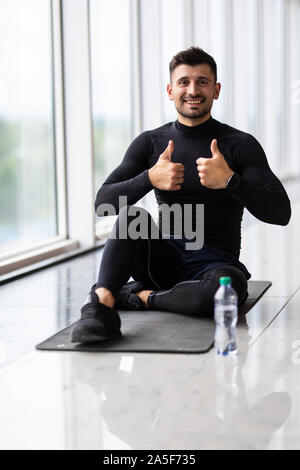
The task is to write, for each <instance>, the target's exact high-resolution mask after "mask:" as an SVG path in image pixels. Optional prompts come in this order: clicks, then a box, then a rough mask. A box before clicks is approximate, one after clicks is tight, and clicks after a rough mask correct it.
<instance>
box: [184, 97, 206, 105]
mask: <svg viewBox="0 0 300 470" xmlns="http://www.w3.org/2000/svg"><path fill="white" fill-rule="evenodd" d="M184 101H185V103H188V104H202V103H204V99H203V98H198V99H197V100H184Z"/></svg>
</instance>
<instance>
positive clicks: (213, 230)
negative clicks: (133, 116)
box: [95, 117, 291, 258]
mask: <svg viewBox="0 0 300 470" xmlns="http://www.w3.org/2000/svg"><path fill="white" fill-rule="evenodd" d="M214 138H216V139H217V141H218V147H219V149H220V151H221V153H222V154H223V155H224V157H225V159H226V161H227V163H228V165H229V167H230V168H231V169H232V170H233V171H234V172H236V173H237V174H238V175H240V182H239V184H238V185H237V187H236V188H234V189H229V188H226V189H210V188H206V187H205V186H203V185H201V182H200V179H199V176H198V171H197V164H196V159H197V158H199V157H207V158H211V157H212V155H211V151H210V145H211V141H212V140H213V139H214ZM170 139H172V140H173V141H174V152H173V154H172V162H180V163H182V164H183V165H184V167H185V171H184V182H183V183H182V185H181V189H180V190H178V191H163V190H160V189H157V188H154V191H155V196H156V199H157V202H158V204H159V205H160V204H162V203H167V204H168V205H172V204H174V203H179V204H181V205H183V204H192V205H193V207H195V205H196V204H204V241H205V243H207V244H209V245H211V246H214V247H215V248H219V249H221V250H223V251H225V252H229V253H231V254H233V255H234V256H236V257H237V258H238V257H239V253H240V245H241V221H242V216H243V210H244V207H246V208H247V209H248V210H249V212H251V214H253V215H254V216H255V217H257V218H258V219H259V220H261V221H263V222H267V223H270V224H277V225H286V224H287V223H288V222H289V219H290V216H291V207H290V201H289V198H288V196H287V194H286V191H285V189H284V187H283V186H282V184H281V182H280V181H279V179H278V178H277V177H276V176H275V175H274V173H273V172H272V171H271V169H270V167H269V165H268V162H267V158H266V156H265V153H264V151H263V149H262V147H261V145H260V144H259V142H258V141H257V140H256V139H255V138H254V137H253V136H251V135H250V134H247V133H245V132H242V131H240V130H238V129H235V128H233V127H231V126H228V125H226V124H222V123H221V122H219V121H217V120H215V119H213V118H212V117H210V118H209V119H208V120H207V121H205V122H204V123H203V124H200V125H197V126H194V127H189V126H185V125H183V124H181V123H180V122H179V121H178V120H177V121H175V122H170V123H168V124H165V125H163V126H161V127H159V128H157V129H154V130H151V131H145V132H143V133H142V134H140V135H139V136H138V137H136V138H135V139H134V140H133V142H132V143H131V145H130V146H129V148H128V150H127V152H126V154H125V156H124V158H123V161H122V162H121V164H120V165H119V166H118V167H117V168H116V169H115V170H114V171H113V172H112V173H111V174H110V175H109V176H108V178H107V179H106V180H105V182H104V184H103V185H102V187H101V188H100V190H99V191H98V194H97V197H96V201H95V209H96V213H97V208H98V207H99V205H100V204H103V203H110V204H112V205H113V206H114V207H115V210H116V213H118V210H119V196H120V195H124V196H127V204H130V205H131V204H135V203H136V202H137V201H138V200H139V199H141V198H142V197H143V196H145V195H146V194H147V193H148V192H149V191H151V190H152V189H153V186H152V184H151V181H150V179H149V175H148V170H149V168H151V167H152V166H153V165H155V163H156V162H157V160H158V158H159V156H160V155H161V153H162V152H163V151H164V150H165V149H166V147H167V145H168V142H169V140H170ZM229 186H230V185H229Z"/></svg>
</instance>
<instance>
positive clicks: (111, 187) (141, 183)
mask: <svg viewBox="0 0 300 470" xmlns="http://www.w3.org/2000/svg"><path fill="white" fill-rule="evenodd" d="M149 145H150V144H149V140H148V134H147V132H143V133H142V134H140V135H139V136H138V137H136V138H135V139H134V140H133V142H132V143H131V144H130V146H129V147H128V150H127V151H126V153H125V155H124V158H123V160H122V162H121V164H120V165H119V166H118V167H117V168H116V169H115V170H114V171H113V172H112V173H111V174H110V175H109V176H108V177H107V178H106V180H105V182H104V183H103V185H102V186H101V188H100V189H99V191H98V193H97V196H96V200H95V211H96V214H97V209H98V207H99V206H100V205H101V204H112V205H113V206H114V208H115V210H116V213H119V196H126V197H127V204H129V205H131V204H135V203H136V202H137V201H139V200H140V199H141V198H142V197H143V196H145V194H147V193H148V192H149V191H151V190H152V189H153V186H152V184H151V181H150V179H149V176H148V168H149V163H148V157H149V151H150V148H149Z"/></svg>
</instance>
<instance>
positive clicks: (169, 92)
mask: <svg viewBox="0 0 300 470" xmlns="http://www.w3.org/2000/svg"><path fill="white" fill-rule="evenodd" d="M167 93H168V97H169V100H170V101H174V98H173V89H172V85H171V83H168V85H167Z"/></svg>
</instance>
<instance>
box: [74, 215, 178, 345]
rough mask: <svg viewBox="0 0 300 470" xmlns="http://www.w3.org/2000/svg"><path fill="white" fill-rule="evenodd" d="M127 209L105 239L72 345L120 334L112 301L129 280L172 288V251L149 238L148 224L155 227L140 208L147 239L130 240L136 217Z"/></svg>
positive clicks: (173, 282)
mask: <svg viewBox="0 0 300 470" xmlns="http://www.w3.org/2000/svg"><path fill="white" fill-rule="evenodd" d="M130 207H132V206H125V207H123V208H122V209H121V210H120V214H119V217H118V219H117V221H116V224H115V226H114V231H113V233H114V237H113V238H109V239H108V240H107V242H106V244H105V248H104V252H103V257H102V261H101V266H100V271H99V277H98V281H97V284H96V285H95V286H93V288H92V290H91V292H90V293H89V295H88V298H87V301H86V302H85V304H84V305H83V307H82V309H81V312H82V316H81V319H80V320H79V322H78V323H77V325H76V326H75V328H74V329H73V332H72V341H73V342H83V341H84V342H86V341H97V340H100V339H104V338H105V337H106V336H109V337H112V336H114V335H116V334H117V333H119V332H120V324H121V322H120V317H119V315H118V312H117V311H116V310H115V308H114V305H115V298H116V295H117V293H118V292H119V290H120V289H121V287H122V286H123V285H124V284H125V283H126V282H127V281H128V279H129V278H130V276H132V277H133V278H134V279H135V280H137V281H141V282H143V283H145V285H147V284H149V285H152V286H154V287H155V288H156V289H161V288H168V287H170V286H171V285H174V284H175V280H173V279H174V274H175V269H174V266H175V260H174V253H173V250H172V248H171V247H170V245H169V244H168V243H167V241H166V240H164V239H161V238H158V239H154V240H152V239H151V238H150V237H151V234H152V233H153V232H154V230H151V228H152V226H151V224H154V225H155V223H154V221H153V219H152V217H151V216H150V214H149V213H148V212H147V211H146V210H145V209H143V208H136V209H137V210H139V211H143V214H144V216H145V217H144V220H145V219H148V228H149V231H148V233H147V231H146V236H148V238H146V239H141V238H137V239H134V238H132V237H131V236H130V233H129V232H128V229H129V227H130V223H131V222H132V221H133V220H134V219H135V217H136V214H135V215H129V213H128V211H129V209H130ZM131 212H132V211H131ZM133 212H134V211H133ZM156 229H157V227H156ZM157 231H158V229H157ZM144 233H145V231H144ZM120 234H122V236H123V237H124V234H125V235H127V236H126V238H124V239H123V238H120ZM158 236H159V234H158ZM153 276H154V277H153ZM155 279H156V280H155ZM149 292H150V291H149ZM141 305H142V303H141ZM110 313H111V316H110ZM110 320H112V323H113V324H111V321H110ZM97 331H98V332H99V335H98V339H97V334H98V333H97ZM106 331H107V332H108V334H107V335H106ZM89 338H90V339H89Z"/></svg>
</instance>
